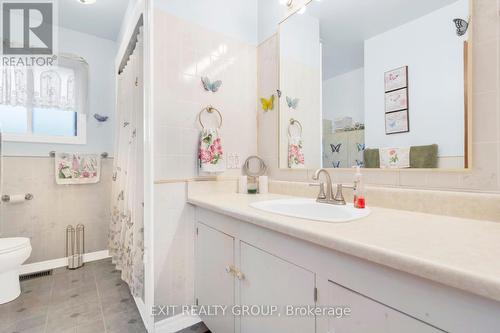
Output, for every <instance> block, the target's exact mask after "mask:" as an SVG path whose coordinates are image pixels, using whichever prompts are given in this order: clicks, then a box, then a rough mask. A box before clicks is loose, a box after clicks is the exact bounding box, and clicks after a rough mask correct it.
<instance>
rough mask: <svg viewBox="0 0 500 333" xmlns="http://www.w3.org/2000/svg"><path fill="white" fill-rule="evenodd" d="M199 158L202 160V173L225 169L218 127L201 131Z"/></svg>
mask: <svg viewBox="0 0 500 333" xmlns="http://www.w3.org/2000/svg"><path fill="white" fill-rule="evenodd" d="M198 158H199V160H200V173H221V172H224V171H225V169H226V168H225V166H224V152H223V150H222V144H221V138H220V136H219V132H218V131H217V129H215V128H206V129H203V131H202V132H201V137H200V150H199V153H198Z"/></svg>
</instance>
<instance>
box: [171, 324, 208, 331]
mask: <svg viewBox="0 0 500 333" xmlns="http://www.w3.org/2000/svg"><path fill="white" fill-rule="evenodd" d="M177 333H211V332H210V331H209V330H208V328H207V327H206V326H205V325H204V324H203V323H201V324H196V325H193V326H191V327H188V328H185V329H183V330H182V331H179V332H177Z"/></svg>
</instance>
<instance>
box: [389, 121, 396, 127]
mask: <svg viewBox="0 0 500 333" xmlns="http://www.w3.org/2000/svg"><path fill="white" fill-rule="evenodd" d="M389 127H390V128H394V127H396V121H395V120H391V121H390V122H389Z"/></svg>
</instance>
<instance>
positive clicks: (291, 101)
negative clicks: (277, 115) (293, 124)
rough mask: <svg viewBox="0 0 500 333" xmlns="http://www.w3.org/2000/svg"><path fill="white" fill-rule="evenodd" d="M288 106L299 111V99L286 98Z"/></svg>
mask: <svg viewBox="0 0 500 333" xmlns="http://www.w3.org/2000/svg"><path fill="white" fill-rule="evenodd" d="M286 104H287V105H288V107H289V108H290V109H294V110H297V106H299V99H298V98H291V97H288V96H286Z"/></svg>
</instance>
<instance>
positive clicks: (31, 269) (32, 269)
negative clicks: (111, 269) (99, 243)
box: [19, 250, 109, 275]
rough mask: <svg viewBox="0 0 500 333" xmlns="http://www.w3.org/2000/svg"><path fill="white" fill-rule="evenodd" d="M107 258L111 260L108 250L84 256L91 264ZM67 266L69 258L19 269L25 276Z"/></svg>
mask: <svg viewBox="0 0 500 333" xmlns="http://www.w3.org/2000/svg"><path fill="white" fill-rule="evenodd" d="M106 258H109V252H108V250H102V251H97V252H90V253H85V254H83V262H91V261H96V260H101V259H106ZM67 265H68V259H67V258H58V259H52V260H46V261H40V262H34V263H32V264H26V265H22V266H21V268H20V269H19V274H21V275H23V274H30V273H36V272H41V271H46V270H49V269H54V268H59V267H65V266H67Z"/></svg>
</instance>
